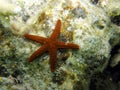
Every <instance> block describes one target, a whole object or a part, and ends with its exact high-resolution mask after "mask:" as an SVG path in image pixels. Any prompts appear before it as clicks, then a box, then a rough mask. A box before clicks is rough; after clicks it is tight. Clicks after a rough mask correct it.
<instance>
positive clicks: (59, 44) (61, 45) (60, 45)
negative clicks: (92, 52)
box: [57, 41, 79, 49]
mask: <svg viewBox="0 0 120 90" xmlns="http://www.w3.org/2000/svg"><path fill="white" fill-rule="evenodd" d="M57 47H58V48H69V49H70V48H72V49H79V46H78V45H77V44H74V43H65V42H61V41H57Z"/></svg>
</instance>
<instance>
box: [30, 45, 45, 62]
mask: <svg viewBox="0 0 120 90" xmlns="http://www.w3.org/2000/svg"><path fill="white" fill-rule="evenodd" d="M46 51H47V45H43V46H41V47H40V48H39V49H38V50H37V51H35V52H34V53H33V54H32V55H31V56H30V58H28V62H32V61H33V59H35V58H36V57H37V56H38V55H41V54H43V53H44V52H46Z"/></svg>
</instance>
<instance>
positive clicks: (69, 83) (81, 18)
mask: <svg viewBox="0 0 120 90" xmlns="http://www.w3.org/2000/svg"><path fill="white" fill-rule="evenodd" d="M0 2H1V3H3V5H1V6H0V69H1V70H0V72H1V73H0V87H2V89H5V90H16V89H17V90H26V89H28V90H89V89H90V90H92V88H91V87H92V85H91V83H92V82H94V80H96V78H97V80H96V82H98V81H99V79H100V80H101V82H103V81H102V80H103V78H102V75H101V73H104V70H105V69H106V67H108V65H109V61H110V60H113V61H110V62H113V64H114V63H115V64H114V66H116V65H117V64H118V62H119V60H118V59H117V57H115V56H116V55H115V56H113V57H115V58H116V59H111V56H112V55H111V50H113V49H112V48H113V47H114V46H116V45H117V44H119V43H120V24H119V23H120V20H119V19H116V17H117V18H119V16H120V13H119V9H120V8H119V5H118V6H116V4H115V3H120V1H119V0H114V1H113V0H47V1H46V0H22V1H20V0H9V1H7V0H5V1H0ZM1 3H0V4H1ZM6 5H8V6H9V7H6ZM16 6H17V7H19V8H18V10H17V12H16V11H15V9H14V8H15V7H16ZM1 8H2V9H1ZM114 11H115V12H116V13H117V14H115V13H113V12H114ZM6 17H7V19H6ZM58 19H60V20H61V31H60V36H59V39H60V40H61V41H64V42H73V43H75V44H77V45H79V47H80V49H79V50H68V49H59V50H58V52H57V65H56V71H55V72H54V73H52V72H51V71H50V67H49V66H50V65H49V54H48V53H44V55H41V56H39V57H37V58H36V59H35V60H34V61H33V62H31V63H28V62H27V58H29V57H30V55H32V53H33V52H35V51H36V50H37V49H38V48H39V47H41V46H42V45H40V44H38V43H36V42H34V41H31V40H27V39H26V38H25V37H24V34H26V33H29V34H34V35H39V36H43V37H49V36H50V35H51V34H52V32H53V29H54V27H55V24H56V22H57V20H58ZM117 54H118V53H117ZM115 60H116V61H115ZM116 63H117V64H116ZM2 72H6V73H2ZM105 75H106V74H105ZM108 76H109V78H111V77H110V75H108ZM101 78H102V79H101ZM106 78H107V76H106ZM109 78H107V79H106V80H105V81H104V82H103V83H104V85H107V82H109ZM4 81H5V82H6V83H5V82H4ZM95 85H96V87H97V85H100V84H95ZM104 85H103V87H102V88H101V90H102V89H103V88H104ZM109 85H111V87H113V88H114V86H115V85H114V84H113V82H112V81H111V80H110V83H109ZM94 89H96V90H97V88H94ZM103 90H107V89H103ZM111 90H112V89H111Z"/></svg>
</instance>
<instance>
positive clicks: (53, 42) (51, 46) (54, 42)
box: [24, 20, 79, 72]
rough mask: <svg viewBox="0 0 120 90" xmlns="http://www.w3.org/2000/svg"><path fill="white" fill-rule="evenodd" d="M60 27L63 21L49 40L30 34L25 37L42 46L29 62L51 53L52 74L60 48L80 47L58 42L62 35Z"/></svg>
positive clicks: (58, 22) (58, 24)
mask: <svg viewBox="0 0 120 90" xmlns="http://www.w3.org/2000/svg"><path fill="white" fill-rule="evenodd" d="M60 27H61V21H60V20H58V21H57V23H56V26H55V29H54V30H53V33H52V35H51V36H50V37H48V38H45V37H41V36H36V35H30V34H25V35H24V36H25V37H26V38H28V39H30V40H33V41H36V42H38V43H40V44H42V46H41V47H40V48H39V49H38V50H37V51H35V52H34V53H33V54H32V55H31V56H30V58H28V62H31V61H33V60H34V59H35V58H36V57H37V56H39V55H42V54H43V53H45V52H49V55H50V60H49V64H50V69H51V72H54V71H55V69H56V63H57V49H60V48H67V49H79V46H78V45H77V44H73V43H65V42H62V41H59V40H58V37H59V35H60Z"/></svg>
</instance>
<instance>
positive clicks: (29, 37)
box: [24, 34, 46, 44]
mask: <svg viewBox="0 0 120 90" xmlns="http://www.w3.org/2000/svg"><path fill="white" fill-rule="evenodd" d="M24 36H25V37H26V38H28V39H30V40H33V41H36V42H39V43H41V44H43V43H44V41H46V38H44V37H41V36H36V35H30V34H25V35H24Z"/></svg>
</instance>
